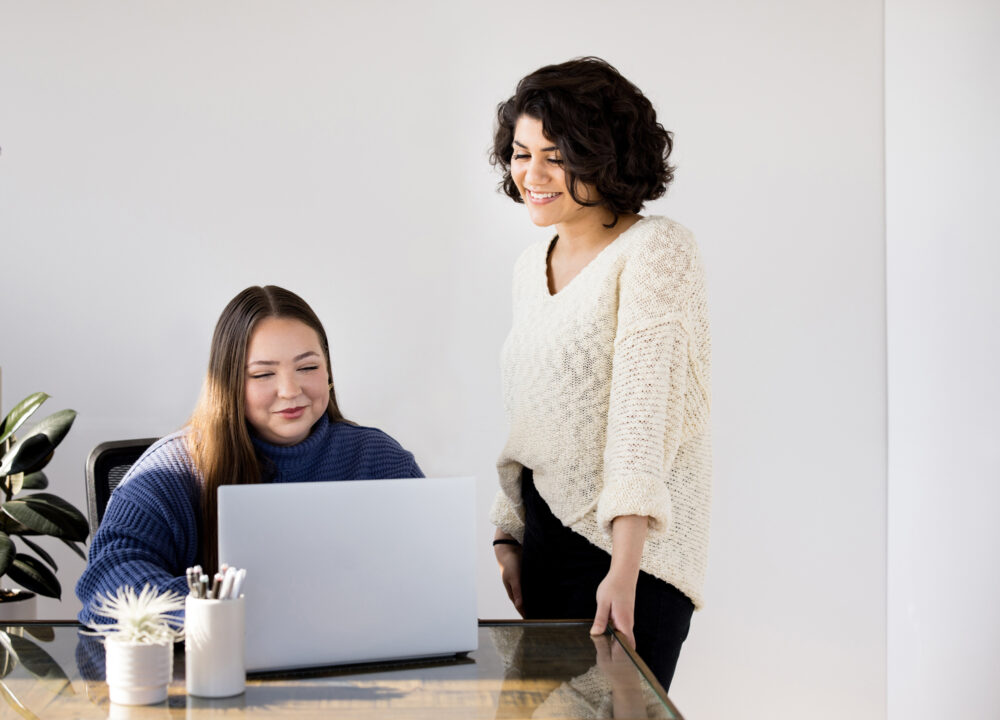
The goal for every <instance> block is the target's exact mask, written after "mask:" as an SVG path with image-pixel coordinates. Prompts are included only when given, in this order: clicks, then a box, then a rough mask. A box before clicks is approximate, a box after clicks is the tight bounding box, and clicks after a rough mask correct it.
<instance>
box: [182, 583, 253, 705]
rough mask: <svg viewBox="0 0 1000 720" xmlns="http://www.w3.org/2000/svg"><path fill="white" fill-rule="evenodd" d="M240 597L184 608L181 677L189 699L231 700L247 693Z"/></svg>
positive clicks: (193, 601)
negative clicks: (182, 676)
mask: <svg viewBox="0 0 1000 720" xmlns="http://www.w3.org/2000/svg"><path fill="white" fill-rule="evenodd" d="M244 618H245V609H244V604H243V597H242V596H240V597H238V598H236V599H234V600H206V599H203V598H196V597H192V596H191V595H188V597H187V600H186V601H185V604H184V644H185V648H184V660H185V663H184V677H185V680H186V683H187V691H188V694H189V695H197V696H198V697H210V698H213V697H215V698H218V697H230V696H232V695H239V694H240V693H241V692H243V691H244V690H245V689H246V684H247V674H246V667H245V661H244V646H245V634H244V633H245V619H244Z"/></svg>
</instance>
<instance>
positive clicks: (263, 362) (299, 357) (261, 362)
mask: <svg viewBox="0 0 1000 720" xmlns="http://www.w3.org/2000/svg"><path fill="white" fill-rule="evenodd" d="M310 355H315V356H316V357H319V353H318V352H316V351H315V350H307V351H306V352H304V353H302V354H301V355H296V356H295V357H294V358H292V362H293V363H297V362H299V361H300V360H305V359H306V358H307V357H309V356H310ZM279 364H280V363H279V362H278V361H277V360H251V361H250V362H248V363H247V367H250V366H251V365H279Z"/></svg>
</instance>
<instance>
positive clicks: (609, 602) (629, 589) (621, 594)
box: [590, 515, 649, 649]
mask: <svg viewBox="0 0 1000 720" xmlns="http://www.w3.org/2000/svg"><path fill="white" fill-rule="evenodd" d="M648 529H649V518H647V517H646V516H645V515H621V516H619V517H616V518H615V519H614V520H613V521H612V523H611V548H612V549H611V569H610V570H609V571H608V574H607V575H606V576H605V577H604V580H602V581H601V584H600V585H598V586H597V613H596V614H595V615H594V624H593V626H592V627H591V628H590V634H591V635H600V634H601V633H603V632H604V631H605V630H606V629H607V627H608V621H609V620H610V621H611V623H612V624H613V625H614V626H615V629H616V630H618V631H619V632H620V633H621V634H622V635H624V636H625V639H626V640H628V643H629V645H631V646H632V647H633V649H634V648H635V635H634V633H633V632H632V626H633V625H634V624H635V586H636V583H638V582H639V560H640V559H641V558H642V546H643V545H644V544H645V542H646V531H647V530H648Z"/></svg>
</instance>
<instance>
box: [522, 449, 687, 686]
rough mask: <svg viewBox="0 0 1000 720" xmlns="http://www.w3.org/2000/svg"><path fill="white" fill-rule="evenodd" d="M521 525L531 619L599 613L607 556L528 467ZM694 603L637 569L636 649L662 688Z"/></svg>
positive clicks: (527, 613)
mask: <svg viewBox="0 0 1000 720" xmlns="http://www.w3.org/2000/svg"><path fill="white" fill-rule="evenodd" d="M521 496H522V500H523V502H524V512H525V530H524V549H523V555H522V560H521V593H522V597H523V598H524V614H525V617H527V618H529V619H537V620H542V619H546V620H551V619H569V618H583V619H588V620H592V619H593V617H594V615H595V614H596V613H597V597H596V594H597V586H598V585H599V584H600V583H601V581H602V580H603V579H604V577H605V576H606V575H607V574H608V570H609V569H610V568H611V556H610V555H608V553H606V552H605V551H604V550H602V549H601V548H599V547H597V546H596V545H593V544H591V543H590V542H589V541H588V540H586V539H585V538H584V537H583V536H582V535H578V534H577V533H575V532H573V531H572V530H570V529H569V528H568V527H566V526H565V525H563V524H562V522H560V520H559V518H557V517H556V516H555V515H553V514H552V511H551V510H550V509H549V506H548V504H546V502H545V500H543V499H542V497H541V495H539V494H538V491H537V490H536V489H535V484H534V481H533V478H532V474H531V470H529V469H527V468H525V470H524V472H523V474H522V476H521ZM693 612H694V604H693V603H692V602H691V600H690V599H689V598H688V597H687V595H685V594H684V593H682V592H681V591H680V590H678V589H677V588H675V587H674V586H673V585H670V584H668V583H665V582H664V581H663V580H660V579H659V578H656V577H653V576H652V575H650V574H648V573H646V572H644V571H640V572H639V581H638V583H637V585H636V591H635V628H634V632H635V641H636V651H637V652H638V653H639V657H641V658H642V659H643V660H644V661H645V663H646V664H647V665H648V666H649V668H650V670H652V671H653V674H654V675H656V678H657V680H659V681H660V684H661V685H663V687H664V689H665V690H669V689H670V681H671V680H672V679H673V676H674V669H675V668H676V667H677V658H678V657H679V656H680V652H681V645H682V644H683V643H684V640H685V639H686V638H687V635H688V630H689V628H690V626H691V614H692V613H693Z"/></svg>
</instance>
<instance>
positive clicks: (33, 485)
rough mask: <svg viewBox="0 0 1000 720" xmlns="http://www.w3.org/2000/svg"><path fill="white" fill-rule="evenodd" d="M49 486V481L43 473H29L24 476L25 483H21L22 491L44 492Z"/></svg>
mask: <svg viewBox="0 0 1000 720" xmlns="http://www.w3.org/2000/svg"><path fill="white" fill-rule="evenodd" d="M48 486H49V479H48V478H47V477H46V476H45V473H43V472H41V471H39V472H33V473H28V474H27V475H25V476H24V482H23V483H21V489H22V490H44V489H45V488H47V487H48Z"/></svg>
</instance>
